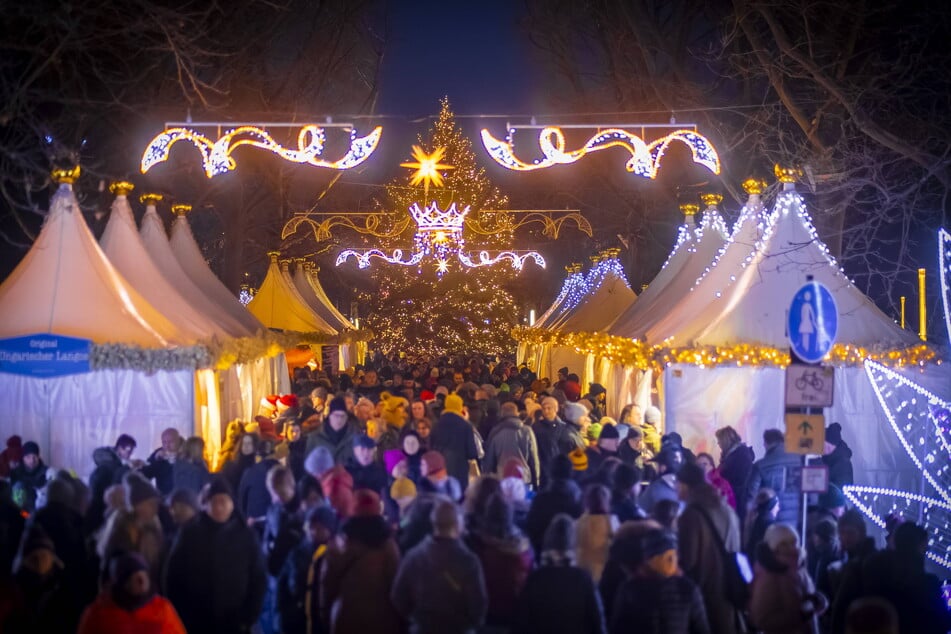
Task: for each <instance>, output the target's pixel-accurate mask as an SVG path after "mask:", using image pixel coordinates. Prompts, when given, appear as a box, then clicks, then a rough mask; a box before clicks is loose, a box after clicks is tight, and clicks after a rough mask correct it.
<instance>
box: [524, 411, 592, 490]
mask: <svg viewBox="0 0 951 634" xmlns="http://www.w3.org/2000/svg"><path fill="white" fill-rule="evenodd" d="M541 406H542V409H541V418H540V419H539V420H537V421H535V423H534V424H532V432H534V434H535V443H536V445H537V447H538V462H539V464H540V465H541V478H540V479H539V483H540V485H541V486H545V485H546V484H547V483H548V476H549V473H548V468H549V466H550V465H551V460H552V458H554V457H555V456H557V455H560V454H567V453H569V452H571V451H572V450H574V449H577V448H579V447H581V448H583V447H584V441H583V440H582V439H581V437H580V436H579V435H577V434H574V433H572V432H571V431H570V430H569V429H568V426H567V424H566V423H565V422H564V421H563V420H561V419H560V418H559V417H558V400H557V399H556V398H554V397H553V396H546V397H545V398H543V399H542V400H541Z"/></svg>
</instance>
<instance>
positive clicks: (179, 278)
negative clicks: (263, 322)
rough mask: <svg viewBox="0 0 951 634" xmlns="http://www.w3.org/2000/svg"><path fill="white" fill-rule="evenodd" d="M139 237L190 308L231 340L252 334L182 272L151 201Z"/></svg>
mask: <svg viewBox="0 0 951 634" xmlns="http://www.w3.org/2000/svg"><path fill="white" fill-rule="evenodd" d="M139 235H140V236H141V238H142V244H143V245H144V246H145V250H146V251H147V252H148V254H149V257H151V258H152V261H153V262H154V263H155V265H156V266H157V267H158V269H159V270H160V271H161V272H162V274H163V275H164V276H165V279H167V280H168V282H169V283H170V284H171V285H172V286H174V287H175V289H176V290H178V292H179V293H181V295H182V297H184V298H185V299H186V300H187V301H188V302H189V303H190V304H191V305H192V306H194V307H195V308H196V309H198V310H199V311H201V312H202V314H204V315H205V316H207V317H209V318H210V319H211V320H212V321H214V322H215V323H216V324H218V325H219V326H220V327H221V328H223V329H224V330H225V331H227V333H228V334H229V335H231V336H233V337H247V336H250V335H253V334H254V331H252V330H250V329H249V328H247V327H246V326H245V325H244V324H242V323H241V322H239V321H238V320H237V319H235V318H234V317H232V316H231V315H229V314H228V311H226V310H225V309H224V308H222V307H221V306H219V305H218V304H216V303H215V302H214V300H212V299H211V298H210V297H209V296H208V295H206V294H205V292H204V291H203V290H201V289H200V288H198V286H197V285H196V284H195V283H194V282H193V281H192V279H191V277H189V275H188V273H186V272H185V271H184V269H182V267H181V266H180V265H179V263H178V260H177V259H176V258H175V254H174V253H172V247H171V246H169V244H168V236H167V235H166V234H165V225H164V224H162V219H161V218H159V215H158V212H157V211H156V210H155V203H154V202H150V203H148V204H146V206H145V215H144V216H143V217H142V226H141V228H140V229H139Z"/></svg>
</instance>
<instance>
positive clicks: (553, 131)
mask: <svg viewBox="0 0 951 634" xmlns="http://www.w3.org/2000/svg"><path fill="white" fill-rule="evenodd" d="M514 132H515V130H514V129H512V130H509V134H508V136H507V137H506V138H505V140H501V139H497V138H495V137H494V136H492V133H490V132H489V131H488V130H482V144H483V145H484V146H485V149H486V151H487V152H488V153H489V156H491V157H492V158H493V159H494V160H495V162H496V163H498V164H499V165H501V166H502V167H505V168H508V169H510V170H515V171H519V172H530V171H533V170H537V169H543V168H546V167H551V166H553V165H567V164H569V163H574V162H575V161H578V160H579V159H581V158H583V157H584V156H585V155H586V154H588V153H589V152H597V151H600V150H605V149H608V148H612V147H622V148H624V149H625V150H627V151H628V152H629V153H630V155H631V158H630V159H629V160H628V161H627V163H626V164H625V166H624V167H625V169H626V170H627V171H628V172H632V173H634V174H637V175H638V176H643V177H645V178H651V179H653V178H655V177H656V176H657V171H658V169H659V168H660V161H661V159H662V158H663V156H664V153H665V152H666V151H667V149H668V148H669V147H670V144H671V143H673V142H674V141H679V142H681V143H683V144H684V145H686V146H687V147H688V148H690V154H691V158H692V159H693V162H694V163H697V164H699V165H703V166H704V167H706V168H707V169H709V170H710V171H711V172H713V173H714V174H719V173H720V157H719V155H718V154H717V151H716V149H715V148H714V147H713V144H712V143H711V142H710V141H709V140H708V139H707V138H706V137H704V136H703V135H702V134H699V133H698V132H696V131H694V130H686V129H682V130H675V131H673V132H671V133H670V134H668V135H666V136H664V137H661V138H659V139H657V140H655V141H652V142H650V143H646V142H645V141H644V140H643V139H641V138H640V137H639V136H637V135H635V134H631V133H630V132H627V131H626V130H621V129H619V128H610V129H608V130H604V131H602V132H599V133H597V134H596V135H594V136H593V137H591V138H590V139H588V141H587V143H585V144H584V145H583V146H582V147H581V148H579V149H577V150H571V151H566V150H565V135H564V133H563V132H562V131H561V128H557V127H554V126H552V127H547V128H543V129H542V131H541V132H540V133H539V135H538V145H539V148H540V149H541V151H542V154H543V155H544V158H543V159H537V160H535V161H533V162H531V163H526V162H524V161H522V160H520V159H519V158H518V157H517V156H515V147H514V141H513V134H514Z"/></svg>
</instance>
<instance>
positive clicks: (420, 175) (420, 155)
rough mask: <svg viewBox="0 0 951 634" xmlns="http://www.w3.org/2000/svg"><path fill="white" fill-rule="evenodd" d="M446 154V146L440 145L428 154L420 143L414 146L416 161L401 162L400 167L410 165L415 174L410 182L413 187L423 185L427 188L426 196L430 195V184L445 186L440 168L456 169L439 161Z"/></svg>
mask: <svg viewBox="0 0 951 634" xmlns="http://www.w3.org/2000/svg"><path fill="white" fill-rule="evenodd" d="M445 156H446V148H444V147H438V148H436V149H435V150H433V153H432V154H426V150H424V149H423V148H421V147H420V146H418V145H414V146H413V158H414V159H416V160H415V161H410V162H407V163H400V167H408V168H410V169H412V170H416V171H415V172H413V176H412V178H411V179H410V181H409V184H410V185H411V186H412V187H416V186H418V185H422V186H423V187H424V188H425V190H426V196H425V197H424V198H428V197H429V186H430V185H432V186H433V187H442V186H443V176H442V174H440V173H439V172H440V170H451V169H455V168H454V167H453V166H452V165H444V164H442V163H440V162H439V161H441V160H443V158H444V157H445Z"/></svg>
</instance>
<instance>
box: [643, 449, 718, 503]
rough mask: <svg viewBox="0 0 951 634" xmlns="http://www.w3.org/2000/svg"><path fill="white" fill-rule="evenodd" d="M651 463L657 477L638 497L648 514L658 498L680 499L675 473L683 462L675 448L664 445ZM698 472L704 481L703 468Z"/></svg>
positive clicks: (681, 456)
mask: <svg viewBox="0 0 951 634" xmlns="http://www.w3.org/2000/svg"><path fill="white" fill-rule="evenodd" d="M651 464H653V465H654V466H655V468H656V469H657V475H658V477H657V478H655V479H654V480H653V481H652V482H651V483H650V484H649V485H647V488H646V489H644V491H643V492H642V493H641V496H640V498H639V499H638V504H640V506H641V508H642V509H644V511H645V512H647V513H648V514H650V513H652V512H653V510H654V504H656V503H657V502H659V501H660V500H674V501H679V500H680V497H679V496H678V486H677V482H678V480H677V474H678V472H679V471H680V470H681V467H682V466H683V464H684V459H683V454H682V453H681V452H680V450H679V449H677V448H674V447H665V448H664V450H663V451H662V452H660V453H659V454H657V455H656V456H654V458H652V461H651ZM697 468H698V469H700V468H699V467H697ZM700 473H701V477H702V479H703V481H704V482H706V477H705V476H703V469H700Z"/></svg>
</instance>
